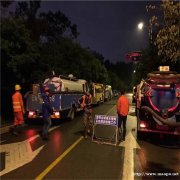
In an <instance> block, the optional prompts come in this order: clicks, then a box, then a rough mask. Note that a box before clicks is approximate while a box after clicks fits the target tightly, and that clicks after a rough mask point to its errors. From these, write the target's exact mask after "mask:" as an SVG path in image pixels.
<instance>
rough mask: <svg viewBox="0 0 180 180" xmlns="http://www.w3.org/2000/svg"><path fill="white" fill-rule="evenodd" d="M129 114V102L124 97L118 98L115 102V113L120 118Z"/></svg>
mask: <svg viewBox="0 0 180 180" xmlns="http://www.w3.org/2000/svg"><path fill="white" fill-rule="evenodd" d="M128 112H129V100H128V98H127V97H126V96H125V95H122V96H120V97H119V99H118V102H117V113H118V114H119V115H122V116H127V115H128Z"/></svg>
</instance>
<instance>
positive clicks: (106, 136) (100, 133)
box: [92, 115, 121, 146]
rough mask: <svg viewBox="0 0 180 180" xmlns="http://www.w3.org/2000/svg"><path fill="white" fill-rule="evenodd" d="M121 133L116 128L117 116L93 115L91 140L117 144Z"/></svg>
mask: <svg viewBox="0 0 180 180" xmlns="http://www.w3.org/2000/svg"><path fill="white" fill-rule="evenodd" d="M120 135H121V128H118V117H117V116H107V115H95V118H94V125H93V132H92V141H93V142H97V143H102V144H109V145H115V146H116V145H117V144H118V139H119V138H120Z"/></svg>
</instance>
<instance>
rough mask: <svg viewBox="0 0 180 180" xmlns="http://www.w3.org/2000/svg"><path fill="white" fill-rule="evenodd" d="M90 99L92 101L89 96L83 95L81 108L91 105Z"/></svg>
mask: <svg viewBox="0 0 180 180" xmlns="http://www.w3.org/2000/svg"><path fill="white" fill-rule="evenodd" d="M91 99H92V96H91V94H90V95H89V96H86V95H84V96H83V97H82V103H81V107H82V108H84V107H85V105H86V104H91Z"/></svg>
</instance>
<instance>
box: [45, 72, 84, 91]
mask: <svg viewBox="0 0 180 180" xmlns="http://www.w3.org/2000/svg"><path fill="white" fill-rule="evenodd" d="M43 85H44V86H49V87H50V89H52V91H55V92H60V91H61V92H84V91H87V82H86V80H83V79H75V78H74V77H73V76H72V75H70V76H69V77H65V76H61V75H60V76H53V77H49V78H47V79H45V81H44V83H43Z"/></svg>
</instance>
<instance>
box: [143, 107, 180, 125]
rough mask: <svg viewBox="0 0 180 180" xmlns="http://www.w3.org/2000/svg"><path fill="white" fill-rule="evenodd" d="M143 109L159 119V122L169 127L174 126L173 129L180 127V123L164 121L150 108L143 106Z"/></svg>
mask: <svg viewBox="0 0 180 180" xmlns="http://www.w3.org/2000/svg"><path fill="white" fill-rule="evenodd" d="M141 109H145V110H147V111H148V112H149V113H151V114H152V115H153V116H154V117H155V118H157V119H158V120H159V121H161V122H162V123H164V124H166V125H168V126H173V127H179V126H180V122H171V121H168V119H164V118H162V117H161V116H159V115H158V114H157V113H156V112H154V111H153V110H152V109H151V108H150V107H148V106H142V107H141Z"/></svg>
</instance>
